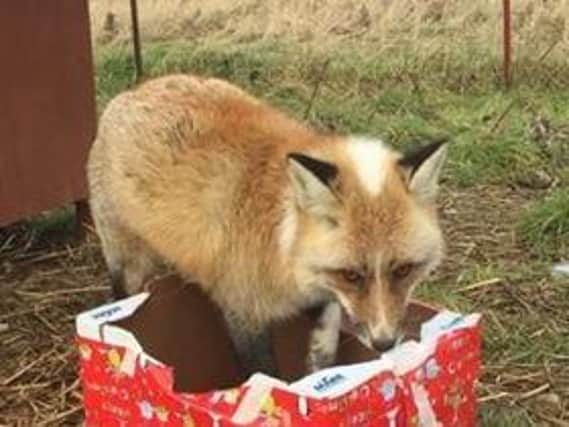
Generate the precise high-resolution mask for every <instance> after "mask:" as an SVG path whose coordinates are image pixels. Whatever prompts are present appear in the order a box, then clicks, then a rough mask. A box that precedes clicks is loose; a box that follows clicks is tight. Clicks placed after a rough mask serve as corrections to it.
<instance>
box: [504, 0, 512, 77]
mask: <svg viewBox="0 0 569 427" xmlns="http://www.w3.org/2000/svg"><path fill="white" fill-rule="evenodd" d="M502 4H503V29H504V32H503V43H504V53H503V54H504V83H505V85H506V88H509V87H510V85H511V84H512V8H511V3H510V0H502Z"/></svg>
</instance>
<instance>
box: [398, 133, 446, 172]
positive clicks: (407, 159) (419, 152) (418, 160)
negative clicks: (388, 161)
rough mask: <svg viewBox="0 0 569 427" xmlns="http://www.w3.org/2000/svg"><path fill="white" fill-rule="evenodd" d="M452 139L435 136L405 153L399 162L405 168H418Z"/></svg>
mask: <svg viewBox="0 0 569 427" xmlns="http://www.w3.org/2000/svg"><path fill="white" fill-rule="evenodd" d="M450 141H451V140H450V138H449V137H447V136H440V137H437V138H433V139H431V141H430V142H429V143H428V144H424V145H421V146H419V147H417V148H415V149H414V150H411V151H410V152H409V153H407V154H405V155H404V156H403V157H402V158H401V159H400V160H399V164H400V165H401V166H402V167H404V168H408V169H411V170H416V169H417V168H418V167H419V166H421V164H423V162H424V161H425V160H427V159H428V158H429V157H431V156H432V155H433V154H435V153H436V152H437V151H439V150H440V149H441V148H442V147H444V146H448V144H449V143H450Z"/></svg>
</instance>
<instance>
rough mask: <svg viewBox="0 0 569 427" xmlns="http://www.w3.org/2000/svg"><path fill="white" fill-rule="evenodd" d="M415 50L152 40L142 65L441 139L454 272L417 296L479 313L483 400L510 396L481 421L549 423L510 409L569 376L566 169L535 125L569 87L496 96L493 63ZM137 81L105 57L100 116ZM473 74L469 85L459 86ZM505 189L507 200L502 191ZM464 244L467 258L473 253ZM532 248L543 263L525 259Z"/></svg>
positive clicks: (320, 120)
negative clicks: (546, 187) (428, 56)
mask: <svg viewBox="0 0 569 427" xmlns="http://www.w3.org/2000/svg"><path fill="white" fill-rule="evenodd" d="M412 54H413V53H412V52H407V53H399V54H398V55H395V56H390V55H387V54H385V52H383V53H381V52H380V53H377V52H373V51H371V50H366V47H365V46H363V47H360V48H358V49H357V50H354V49H353V48H352V47H350V46H340V45H338V46H336V48H335V49H334V51H333V52H331V51H330V50H327V49H322V48H316V47H313V46H307V45H305V44H298V43H296V42H288V41H283V42H279V43H277V42H275V41H270V40H260V41H254V42H249V43H242V44H235V43H228V42H224V41H220V42H216V43H212V44H204V45H199V44H196V43H190V42H187V41H178V42H173V43H172V42H169V43H164V42H156V43H148V44H147V45H146V47H145V51H144V61H145V69H146V71H147V75H148V76H156V75H161V74H165V73H170V72H193V73H200V74H207V75H213V76H217V77H221V78H225V79H228V80H230V81H232V82H235V83H237V84H239V85H241V86H243V87H245V88H246V89H247V90H249V91H251V92H252V93H254V94H256V95H257V96H259V97H261V98H263V99H265V100H267V101H269V102H271V103H273V104H275V105H277V106H279V107H280V108H282V109H284V110H286V111H288V112H289V113H290V114H292V115H293V116H295V117H297V118H299V119H301V120H306V121H308V122H309V123H310V124H311V125H312V126H316V127H318V128H322V129H332V130H335V131H338V132H341V133H348V132H353V133H366V134H372V135H377V136H380V137H383V138H384V139H386V140H388V141H390V142H391V143H392V144H394V145H395V146H397V147H399V148H402V149H404V148H405V147H407V146H410V145H412V144H415V143H417V142H419V141H422V140H427V139H429V138H431V137H433V136H437V135H441V134H444V135H448V136H450V137H451V139H452V140H453V144H452V146H451V149H450V153H449V162H448V167H447V169H446V172H445V177H444V180H445V186H446V187H449V188H451V192H452V191H455V192H456V191H458V192H461V194H463V196H462V197H463V198H462V199H460V200H456V201H455V202H456V203H457V204H458V206H457V209H458V210H459V211H462V212H463V216H462V217H460V218H456V219H455V220H454V221H453V223H452V224H451V228H458V229H460V228H464V231H460V233H461V234H460V235H459V236H456V237H455V238H454V239H451V251H450V252H451V253H450V260H449V261H448V262H447V264H450V265H451V266H452V269H453V271H452V272H450V273H448V274H446V275H445V274H444V272H443V273H442V274H439V275H437V276H436V277H434V278H433V282H432V283H430V284H426V285H425V286H423V287H421V289H420V291H419V295H418V296H419V297H422V298H424V299H427V300H430V301H433V302H436V303H437V304H440V305H442V306H445V307H448V308H450V309H454V310H457V311H462V312H470V311H479V312H482V313H483V314H484V319H485V321H484V363H485V372H484V376H483V378H482V384H481V390H482V393H483V394H484V396H486V397H490V398H491V399H493V396H500V393H505V395H502V397H499V398H498V400H496V401H494V400H490V401H489V403H487V404H484V405H483V409H482V411H481V419H482V423H483V425H487V426H506V425H508V426H509V425H515V426H524V425H528V426H530V425H536V423H537V422H538V421H540V420H543V418H542V417H548V416H550V415H549V413H548V412H544V411H543V410H542V408H538V409H535V408H534V407H533V406H531V405H530V403H531V402H532V401H531V399H530V400H529V403H528V402H526V401H525V400H524V401H521V402H518V400H517V399H518V398H519V396H522V395H523V393H527V392H531V390H534V389H535V388H536V387H540V386H542V385H543V382H544V381H548V380H547V379H546V377H544V375H545V374H543V372H542V371H543V366H549V368H548V369H549V370H550V371H549V372H550V374H549V375H554V376H556V378H557V379H556V380H551V389H552V390H553V392H554V393H557V394H558V395H559V396H562V398H563V399H567V401H568V402H569V395H568V394H567V392H566V390H567V389H566V388H565V386H566V385H567V382H566V381H567V371H566V369H565V368H564V367H563V361H562V360H561V361H560V360H557V359H555V357H554V356H552V355H564V354H569V345H568V344H567V343H569V335H568V334H567V330H569V320H568V319H566V315H565V313H566V310H567V306H566V301H569V291H568V289H569V288H568V286H567V283H566V282H556V281H554V280H553V279H549V268H550V263H551V262H552V261H553V260H554V259H556V258H558V257H562V256H564V254H565V255H569V253H568V252H567V245H566V244H564V243H563V240H565V241H567V237H568V234H569V193H568V190H569V186H568V184H569V183H568V182H567V180H566V178H565V177H566V176H569V175H567V168H566V167H553V165H552V162H551V156H548V155H547V153H545V152H544V146H543V144H542V142H543V141H540V140H536V139H535V138H534V137H532V135H533V134H532V132H531V129H532V126H534V125H535V122H536V120H538V117H546V118H547V119H548V120H549V121H550V122H551V123H553V124H555V125H559V124H564V123H569V111H568V110H567V109H566V107H565V106H566V105H567V104H568V103H569V91H566V92H562V91H559V90H557V89H556V88H555V85H552V84H550V82H548V81H544V80H540V79H533V80H531V79H530V80H523V81H520V82H519V83H518V84H517V85H516V86H515V87H513V88H512V89H511V90H510V91H505V90H502V89H501V88H500V87H499V86H497V84H496V75H495V73H494V72H493V71H492V67H491V66H490V62H488V63H483V62H479V63H477V64H475V66H474V67H470V63H469V62H468V61H467V59H466V58H464V57H461V58H462V59H460V61H457V62H456V63H454V64H453V67H452V68H445V67H443V66H441V65H440V64H438V63H437V62H436V61H430V62H423V63H418V62H416V61H415V62H413V56H412ZM477 54H478V53H477V52H474V53H473V55H474V56H476V55H477ZM458 57H460V55H458V56H457V58H458ZM327 61H329V63H328V66H327V67H326V68H325V70H324V72H322V70H323V65H324V64H325V63H326V62H327ZM133 71H134V70H133V68H132V65H131V59H130V51H129V50H127V49H125V48H124V47H121V46H116V45H111V46H106V47H103V48H101V49H100V53H99V55H98V56H97V82H98V85H97V88H98V92H97V94H98V99H99V105H100V106H101V107H102V106H104V104H105V103H106V102H107V101H108V100H109V99H110V98H111V97H112V96H114V94H116V93H117V92H118V91H120V90H122V89H124V88H126V87H128V86H129V85H130V84H131V82H132V76H133ZM469 73H470V76H471V80H465V76H467V75H469ZM321 75H322V76H323V77H322V81H321V84H320V88H319V92H318V94H317V96H316V99H315V100H314V103H313V105H312V106H311V109H310V114H309V115H308V117H305V114H306V111H307V106H308V105H309V103H310V99H311V95H312V92H313V89H314V86H315V84H316V81H317V80H318V78H319V76H321ZM540 174H546V175H548V176H549V175H551V176H552V178H555V179H557V180H558V181H559V184H558V185H559V186H560V187H559V189H558V190H556V191H555V192H554V193H552V194H551V195H550V196H546V195H545V193H544V191H543V189H541V186H540V185H538V184H535V182H534V178H535V177H536V176H541V175H540ZM508 188H515V189H516V190H513V191H512V193H508V191H507V190H506V189H508ZM479 189H480V190H479ZM490 189H491V190H490ZM494 193H496V194H494ZM514 195H515V197H514ZM449 197H451V199H452V196H449ZM532 199H533V200H534V202H533V206H532V205H531V203H530V207H527V205H528V202H530V201H531V200H532ZM490 226H491V227H493V228H492V229H490V228H488V227H490ZM458 244H462V246H457V245H458ZM469 245H470V246H469ZM465 248H466V249H465ZM471 248H475V249H474V255H469V253H470V252H469V251H471ZM536 248H538V249H539V250H538V251H536ZM545 249H547V251H545ZM477 250H478V251H480V253H477V252H476V251H477ZM536 252H538V253H539V254H541V255H540V257H538V258H535V257H532V255H533V254H534V253H536ZM457 255H460V256H461V257H462V259H460V260H459V259H458V258H457ZM473 284H474V285H475V286H474V287H472V285H473ZM477 286H479V287H477ZM537 296H539V298H538V297H537ZM504 373H506V374H504ZM504 375H505V376H504ZM528 375H529V376H530V377H529V378H530V379H524V378H526V377H527V376H528ZM504 378H506V379H504ZM504 396H506V397H505V398H504Z"/></svg>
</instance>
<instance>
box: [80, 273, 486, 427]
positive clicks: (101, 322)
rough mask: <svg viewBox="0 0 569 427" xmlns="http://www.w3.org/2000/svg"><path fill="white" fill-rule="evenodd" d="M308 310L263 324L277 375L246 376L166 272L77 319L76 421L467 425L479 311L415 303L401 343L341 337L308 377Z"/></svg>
mask: <svg viewBox="0 0 569 427" xmlns="http://www.w3.org/2000/svg"><path fill="white" fill-rule="evenodd" d="M315 321H316V317H315V312H311V311H307V312H306V313H303V314H302V315H300V316H298V317H297V318H294V319H290V320H288V321H286V322H282V323H279V324H275V325H274V326H273V327H272V330H271V334H272V346H273V352H274V354H275V358H276V364H277V367H278V370H279V378H272V377H268V376H266V375H264V374H261V373H257V374H255V375H253V376H251V377H249V378H245V377H244V376H243V374H242V373H241V372H240V371H241V370H240V368H239V363H238V360H237V357H236V354H235V351H234V349H233V347H232V344H231V340H230V338H229V336H228V333H227V331H226V328H225V325H224V322H223V317H222V316H221V313H220V311H219V310H218V309H217V308H216V306H215V305H214V304H213V303H212V302H211V301H210V300H209V299H208V297H207V296H206V295H204V294H203V293H201V291H200V290H199V287H198V286H196V285H193V284H191V283H183V282H182V281H181V280H180V279H179V278H176V277H174V276H171V277H166V278H162V279H160V280H159V281H157V282H155V283H153V284H152V286H151V287H150V290H149V292H145V293H141V294H138V295H135V296H132V297H130V298H127V299H124V300H121V301H118V302H115V303H111V304H107V305H104V306H102V307H98V308H95V309H93V310H90V311H87V312H84V313H81V314H80V315H79V316H77V319H76V331H77V335H76V344H77V346H78V349H79V355H80V357H79V360H80V364H79V370H80V378H81V384H82V390H83V403H84V412H85V425H86V426H89V427H95V426H101V427H102V426H104V427H112V426H183V427H194V426H204V427H209V426H212V427H213V426H216V427H227V426H325V427H326V426H330V427H332V426H334V427H337V426H378V427H379V426H382V427H383V426H385V427H394V426H453V427H457V426H474V425H476V419H477V403H476V402H477V401H476V393H475V384H476V381H477V379H478V376H479V371H480V359H481V357H480V342H481V340H480V315H479V314H476V313H475V314H468V315H463V314H460V313H454V312H450V311H447V310H437V309H435V308H433V307H430V306H428V305H425V304H422V303H419V302H413V303H411V304H410V307H409V309H408V315H407V318H406V322H405V331H406V337H407V339H406V340H405V341H404V342H403V343H401V344H400V345H398V346H396V347H394V348H393V349H392V350H390V351H387V352H385V353H383V354H378V353H376V352H374V351H371V350H369V349H367V348H366V347H364V346H363V345H362V344H360V342H359V341H358V340H357V339H356V338H355V337H353V336H350V335H349V334H344V333H342V336H341V341H340V345H339V350H338V355H337V361H336V364H335V365H334V366H333V367H331V368H328V369H324V370H322V371H319V372H317V373H314V374H311V375H305V372H304V361H305V357H306V351H307V343H308V338H309V334H310V331H311V328H312V327H313V326H314V324H315Z"/></svg>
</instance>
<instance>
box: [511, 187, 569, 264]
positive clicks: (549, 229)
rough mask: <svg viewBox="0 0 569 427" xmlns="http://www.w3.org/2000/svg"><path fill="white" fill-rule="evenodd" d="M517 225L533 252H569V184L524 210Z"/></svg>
mask: <svg viewBox="0 0 569 427" xmlns="http://www.w3.org/2000/svg"><path fill="white" fill-rule="evenodd" d="M518 228H519V232H520V236H521V238H522V239H523V240H524V241H525V243H526V245H527V246H528V248H529V249H530V250H531V251H532V252H533V253H535V254H537V255H542V256H543V255H545V256H547V255H552V256H554V255H553V254H564V255H565V256H569V188H562V189H559V190H557V191H555V192H553V193H552V194H550V195H549V196H548V197H547V198H545V200H540V201H538V202H536V203H535V204H534V205H533V206H532V207H531V208H530V209H529V210H528V211H527V212H525V213H524V215H523V217H522V219H521V221H520V224H519V227H518Z"/></svg>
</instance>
